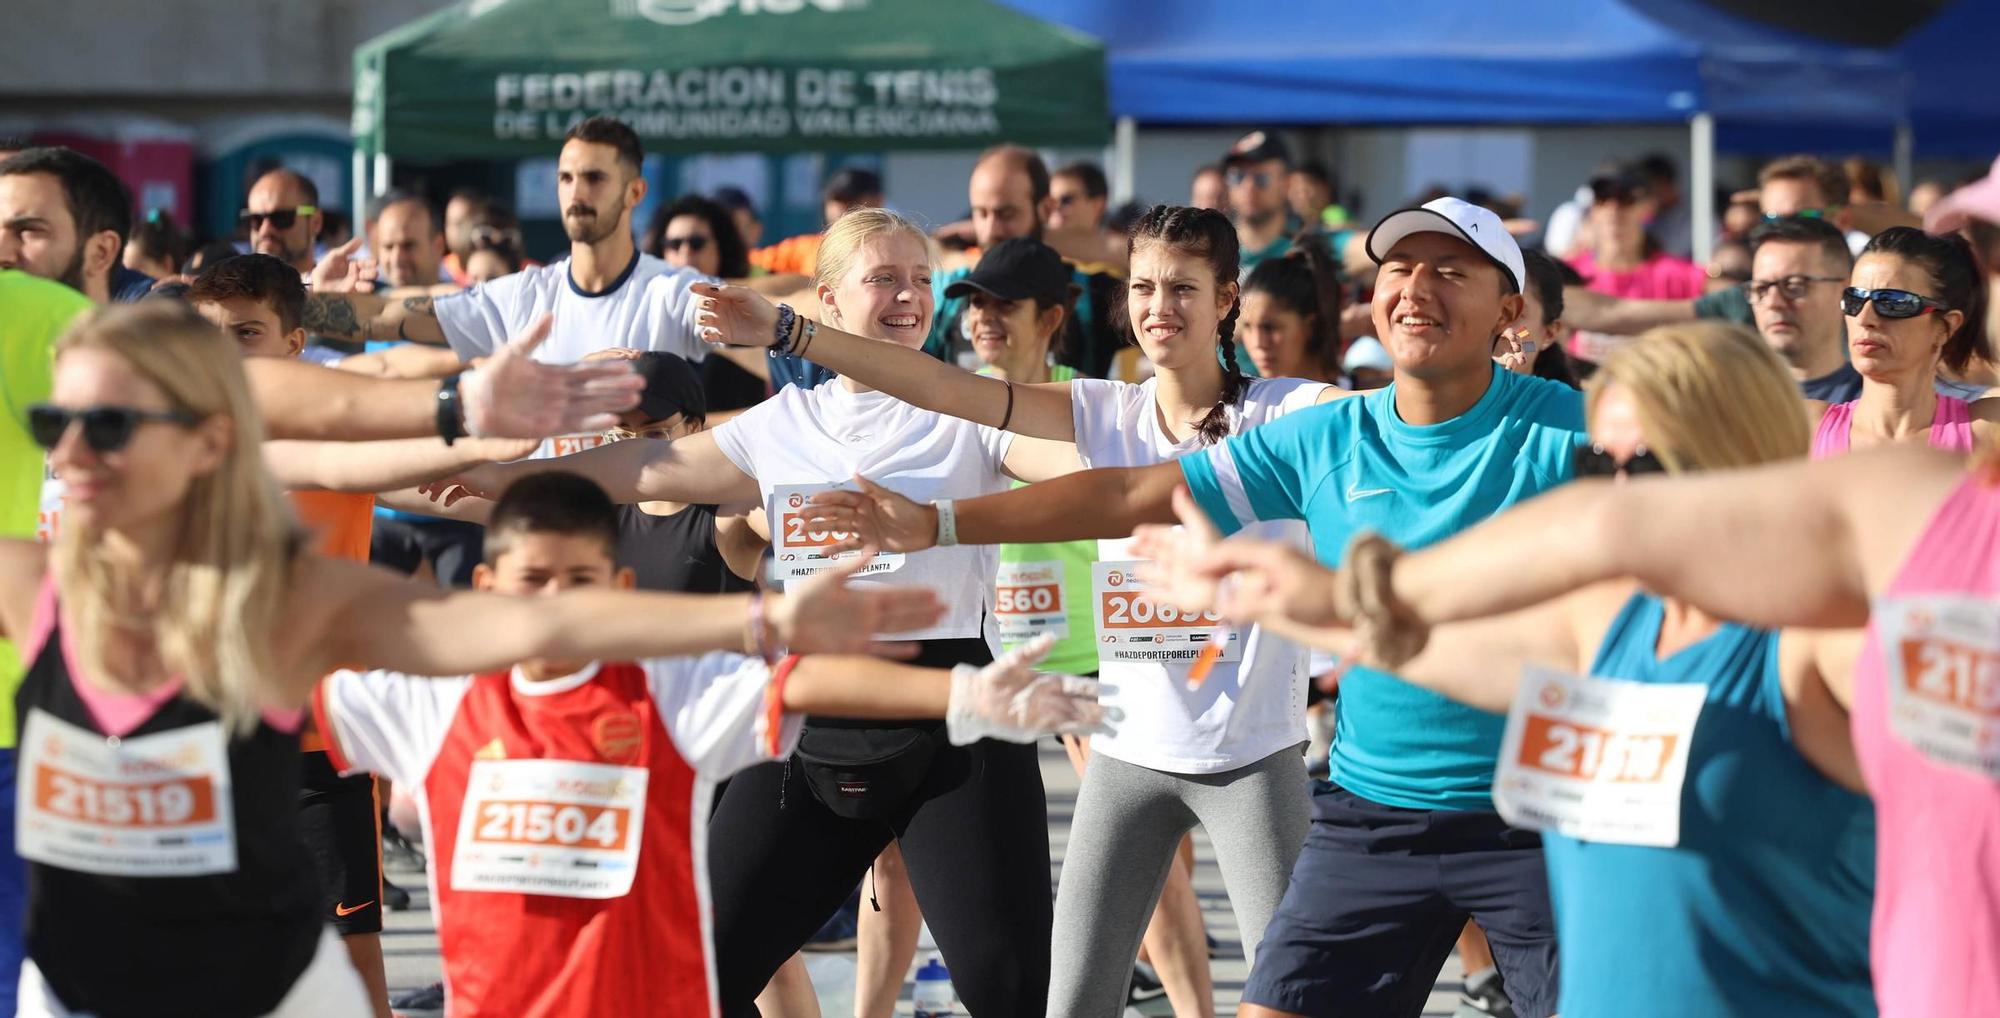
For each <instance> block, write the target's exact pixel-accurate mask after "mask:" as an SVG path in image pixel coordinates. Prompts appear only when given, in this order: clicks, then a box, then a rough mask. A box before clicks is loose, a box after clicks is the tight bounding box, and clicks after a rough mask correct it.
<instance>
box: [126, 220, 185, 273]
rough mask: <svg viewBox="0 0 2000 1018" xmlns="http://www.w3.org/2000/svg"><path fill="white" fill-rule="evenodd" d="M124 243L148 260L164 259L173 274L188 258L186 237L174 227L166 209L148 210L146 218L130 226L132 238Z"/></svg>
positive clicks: (178, 228)
mask: <svg viewBox="0 0 2000 1018" xmlns="http://www.w3.org/2000/svg"><path fill="white" fill-rule="evenodd" d="M126 243H127V244H130V245H132V246H134V247H137V248H138V249H139V253H140V254H142V255H145V256H146V257H148V258H163V259H165V260H166V262H167V264H168V265H171V266H173V269H174V271H175V272H179V271H180V268H181V263H182V262H183V261H186V260H187V256H188V236H187V234H185V233H182V232H181V230H180V227H178V226H175V225H174V214H173V213H171V212H168V211H167V210H166V209H148V210H147V211H146V217H145V218H144V219H141V220H139V221H138V222H137V223H134V224H133V225H132V236H131V237H129V238H127V239H126Z"/></svg>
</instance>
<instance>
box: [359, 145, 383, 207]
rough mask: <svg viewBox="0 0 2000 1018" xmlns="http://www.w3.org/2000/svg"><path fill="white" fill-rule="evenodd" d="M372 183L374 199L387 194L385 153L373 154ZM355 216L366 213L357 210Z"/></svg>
mask: <svg viewBox="0 0 2000 1018" xmlns="http://www.w3.org/2000/svg"><path fill="white" fill-rule="evenodd" d="M373 183H374V185H375V190H374V195H375V197H377V198H380V197H382V196H383V195H385V194H388V193H389V153H387V152H377V153H375V179H374V181H373ZM355 214H356V215H357V216H360V215H365V214H366V213H363V212H361V211H360V210H359V209H357V210H355ZM357 221H358V220H357Z"/></svg>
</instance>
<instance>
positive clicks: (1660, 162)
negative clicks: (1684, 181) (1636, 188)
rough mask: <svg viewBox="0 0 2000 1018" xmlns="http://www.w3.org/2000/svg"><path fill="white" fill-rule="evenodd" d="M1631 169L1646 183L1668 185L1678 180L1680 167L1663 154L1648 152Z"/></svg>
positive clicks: (1671, 158) (1670, 157)
mask: <svg viewBox="0 0 2000 1018" xmlns="http://www.w3.org/2000/svg"><path fill="white" fill-rule="evenodd" d="M1632 169H1633V170H1634V171H1635V172H1636V173H1637V174H1638V175H1639V176H1641V177H1644V178H1645V179H1646V181H1647V182H1648V183H1652V184H1668V183H1673V182H1674V181H1677V180H1679V179H1680V176H1681V171H1680V167H1678V166H1675V165H1674V160H1673V157H1672V156H1669V155H1667V154H1666V153H1665V152H1649V153H1647V154H1645V155H1643V156H1640V157H1639V159H1638V161H1637V162H1635V163H1633V164H1632Z"/></svg>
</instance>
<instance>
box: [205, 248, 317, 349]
mask: <svg viewBox="0 0 2000 1018" xmlns="http://www.w3.org/2000/svg"><path fill="white" fill-rule="evenodd" d="M238 297H244V298H248V299H250V300H254V301H258V302H260V303H262V304H263V305H264V306H265V307H267V308H270V309H271V310H272V311H275V312H277V314H278V327H279V328H282V329H284V330H285V331H286V332H290V331H292V330H293V329H296V328H298V327H299V321H300V319H301V318H302V317H304V315H305V309H306V286H305V284H304V283H303V282H300V280H299V270H297V269H295V268H292V267H291V266H289V265H286V264H285V263H284V262H281V261H279V260H278V259H276V258H273V257H271V256H270V255H267V254H240V255H234V256H231V257H229V258H224V259H222V260H220V261H217V262H214V263H213V264H210V265H207V266H204V267H203V268H202V270H201V272H200V273H198V274H197V275H196V276H195V277H194V282H193V283H191V284H189V286H188V292H187V299H188V303H190V304H217V303H221V302H222V301H225V300H234V299H236V298H238Z"/></svg>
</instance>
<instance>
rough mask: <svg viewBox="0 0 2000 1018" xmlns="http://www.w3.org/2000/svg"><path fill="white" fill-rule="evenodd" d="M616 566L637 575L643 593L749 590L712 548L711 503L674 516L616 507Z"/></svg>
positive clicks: (710, 592)
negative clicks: (626, 567) (625, 568)
mask: <svg viewBox="0 0 2000 1018" xmlns="http://www.w3.org/2000/svg"><path fill="white" fill-rule="evenodd" d="M618 564H619V565H621V566H630V567H631V568H632V571H633V572H635V573H637V574H638V578H639V589H641V590H668V591H679V592H681V593H685V594H727V593H733V592H737V591H746V590H751V589H753V585H752V584H751V583H750V581H748V580H745V579H743V578H741V577H739V576H737V575H736V574H735V573H732V572H730V571H729V566H728V564H726V563H724V562H723V561H722V552H720V551H718V550H716V547H715V507H714V506H712V505H691V506H688V507H687V508H685V509H682V510H681V511H680V512H677V513H675V514H673V515H672V516H654V515H652V514H651V513H647V512H644V511H641V510H640V508H639V507H638V506H636V505H623V506H619V507H618Z"/></svg>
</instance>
